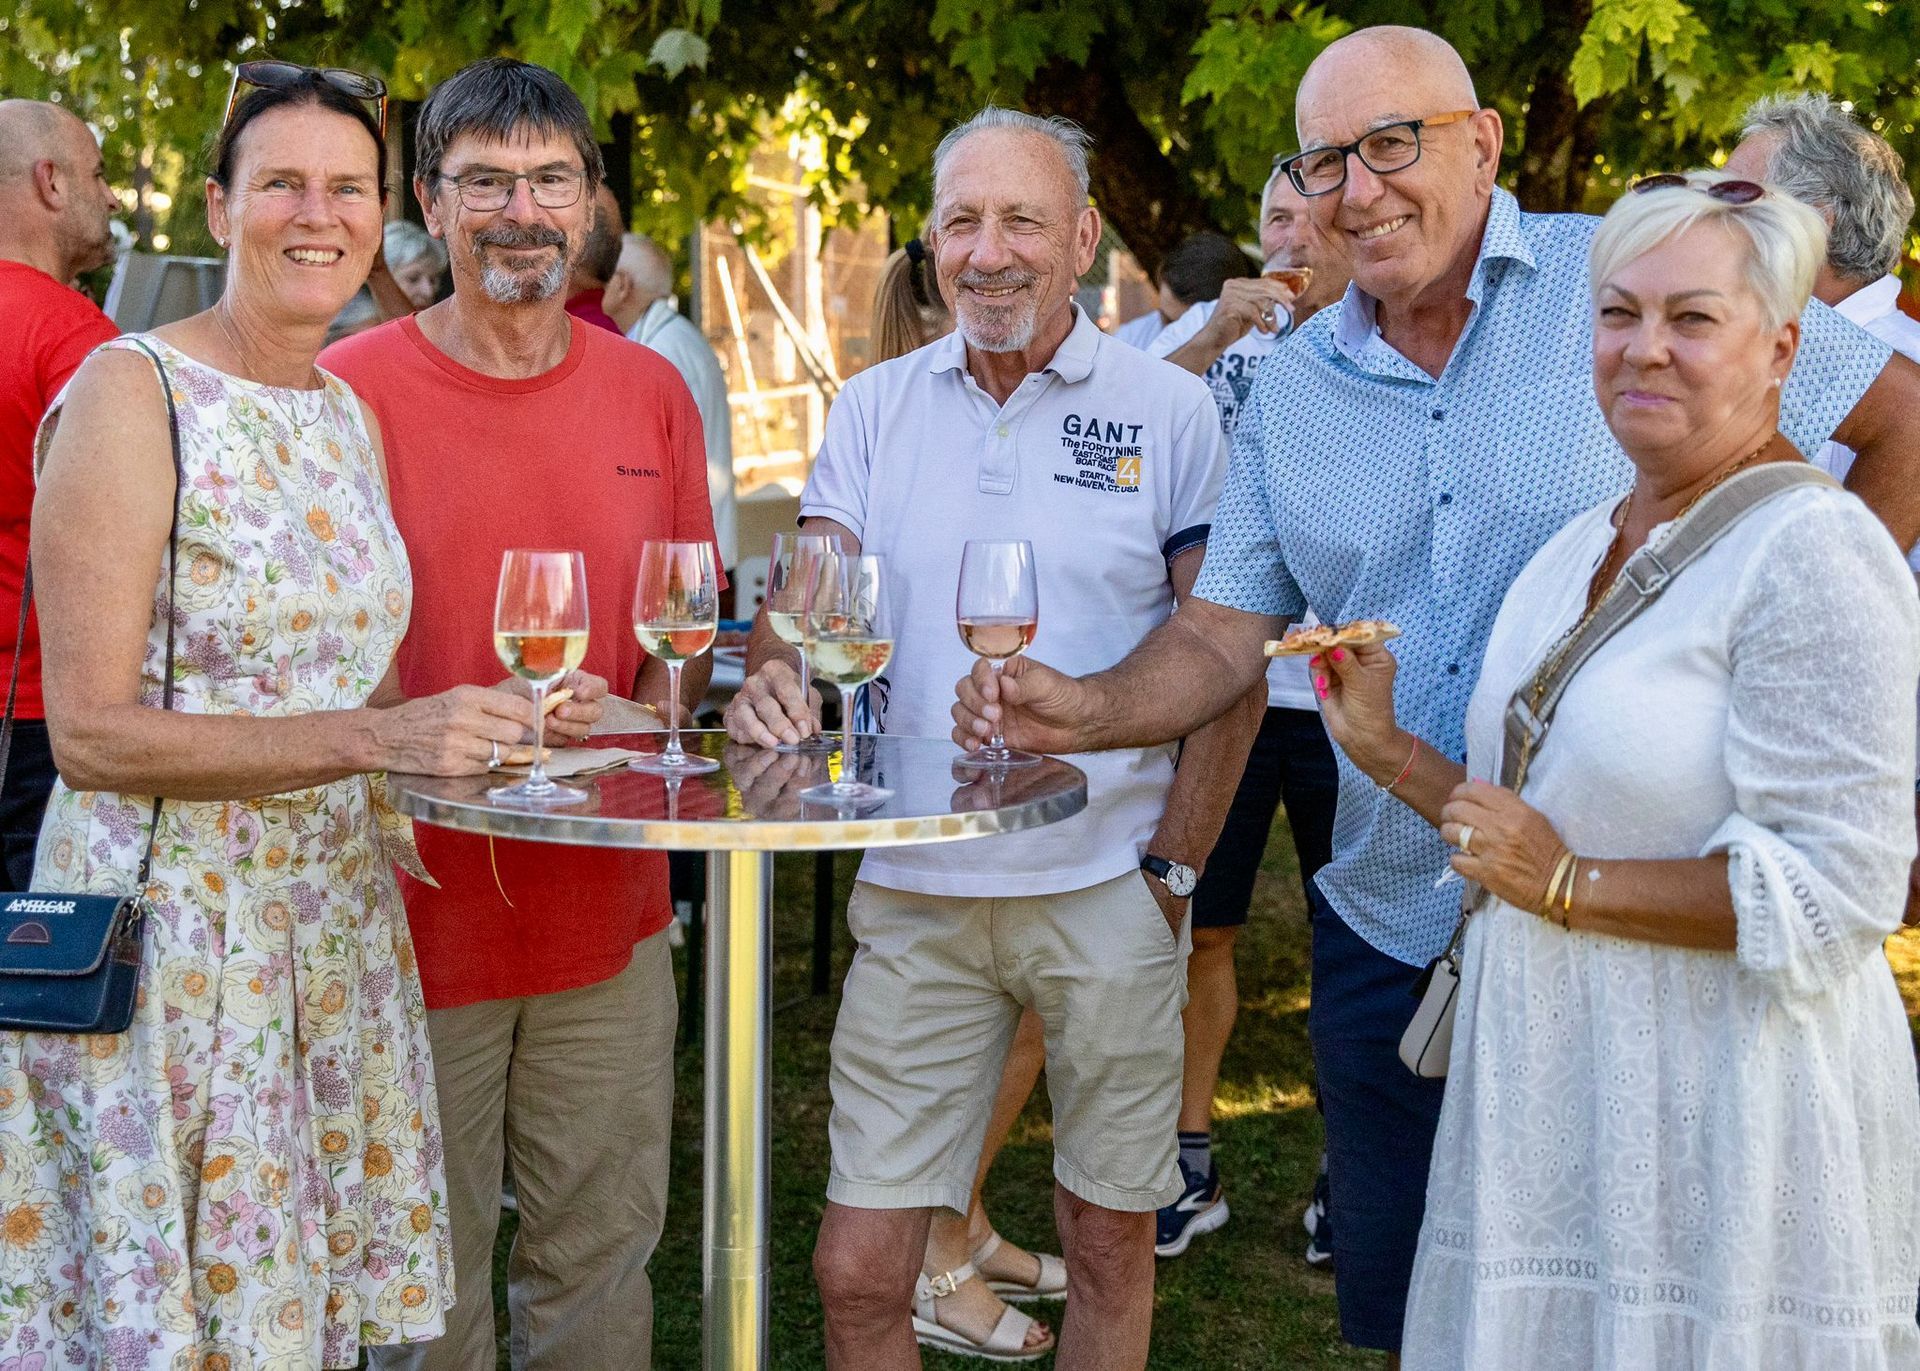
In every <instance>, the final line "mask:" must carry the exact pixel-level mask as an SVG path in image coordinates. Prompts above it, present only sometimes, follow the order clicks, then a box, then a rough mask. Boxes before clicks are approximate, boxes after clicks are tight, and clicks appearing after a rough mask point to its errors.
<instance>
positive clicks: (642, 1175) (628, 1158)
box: [371, 934, 679, 1371]
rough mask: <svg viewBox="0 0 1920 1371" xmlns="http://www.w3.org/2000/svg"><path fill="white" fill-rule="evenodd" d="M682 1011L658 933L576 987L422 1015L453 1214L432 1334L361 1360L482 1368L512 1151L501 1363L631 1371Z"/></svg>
mask: <svg viewBox="0 0 1920 1371" xmlns="http://www.w3.org/2000/svg"><path fill="white" fill-rule="evenodd" d="M678 1014H679V1005H678V1001H677V999H676V996H675V989H674V983H673V963H672V959H671V955H670V953H669V951H668V949H667V940H666V938H664V937H662V936H660V935H658V934H656V935H655V936H653V937H651V938H648V939H647V940H646V941H644V942H642V943H640V944H639V945H638V946H637V947H635V948H634V951H633V961H632V963H631V964H629V965H628V967H627V969H626V970H624V971H622V972H621V973H620V974H619V975H617V976H615V977H613V978H612V979H611V980H607V981H602V982H600V983H599V984H598V985H590V986H584V987H582V988H581V989H579V990H567V991H562V992H560V993H559V994H554V995H539V996H533V997H529V998H527V999H519V1000H488V1001H484V1002H482V1003H480V1004H471V1005H462V1006H460V1007H459V1008H458V1009H436V1010H432V1011H430V1012H429V1013H428V1015H427V1033H428V1036H429V1037H430V1038H431V1040H432V1043H433V1066H434V1075H435V1078H436V1081H437V1084H438V1088H439V1095H440V1121H441V1127H442V1129H443V1130H444V1132H445V1136H446V1146H447V1208H448V1211H449V1217H450V1219H451V1221H452V1224H453V1254H454V1296H455V1299H454V1306H453V1308H452V1309H450V1310H449V1311H448V1312H447V1331H446V1334H445V1336H444V1337H441V1338H438V1339H436V1340H435V1341H433V1342H429V1343H418V1344H413V1345H411V1346H405V1347H383V1348H374V1349H371V1364H372V1366H373V1367H374V1368H375V1371H494V1366H495V1364H496V1362H495V1344H494V1309H493V1244H494V1238H495V1235H496V1233H497V1231H498V1229H499V1225H500V1176H501V1169H502V1163H503V1161H511V1163H512V1169H513V1180H514V1191H515V1193H516V1194H517V1195H518V1197H519V1202H520V1231H519V1233H518V1235H517V1236H516V1237H515V1239H514V1243H513V1251H512V1254H511V1256H510V1257H509V1258H508V1262H507V1307H508V1312H509V1314H510V1317H511V1325H512V1337H511V1348H512V1356H513V1366H514V1368H515V1371H645V1368H646V1367H648V1366H649V1365H650V1364H651V1362H652V1357H653V1286H652V1283H651V1282H650V1281H649V1280H648V1278H647V1261H648V1259H649V1258H650V1257H652V1255H653V1249H654V1245H655V1244H656V1243H657V1242H659V1240H660V1229H661V1224H662V1222H663V1220H664V1218H665V1215H666V1207H667V1160H668V1139H669V1130H670V1128H671V1125H672V1119H673V1046H674V1029H675V1025H676V1022H677V1019H678Z"/></svg>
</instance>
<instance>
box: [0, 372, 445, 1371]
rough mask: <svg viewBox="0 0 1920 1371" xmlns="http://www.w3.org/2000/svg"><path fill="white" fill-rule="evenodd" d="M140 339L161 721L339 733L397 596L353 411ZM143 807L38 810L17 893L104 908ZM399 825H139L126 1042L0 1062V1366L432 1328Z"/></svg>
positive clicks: (390, 651)
mask: <svg viewBox="0 0 1920 1371" xmlns="http://www.w3.org/2000/svg"><path fill="white" fill-rule="evenodd" d="M143 341H146V342H147V343H148V344H149V345H151V346H152V347H153V348H154V349H155V350H156V351H157V352H158V353H159V354H160V356H161V358H162V359H163V360H164V362H165V363H166V368H167V371H168V373H169V374H170V377H171V382H172V390H173V399H174V404H175V406H176V407H177V409H178V412H179V422H180V444H181V455H182V459H183V462H184V464H185V468H186V479H185V483H184V488H183V489H182V490H181V492H180V532H179V538H180V542H179V575H178V580H177V586H176V592H175V611H174V613H175V624H176V631H175V642H176V647H175V667H174V703H173V708H174V709H176V710H181V711H187V712H193V713H202V714H244V715H253V716H260V717H270V716H285V715H293V714H303V713H306V712H308V711H311V710H322V709H352V708H356V707H358V706H361V705H364V704H365V703H366V701H367V698H368V696H369V695H370V694H371V693H372V692H373V689H374V687H375V686H376V685H377V684H378V683H379V681H380V680H381V678H382V677H383V676H384V675H385V673H386V671H387V667H388V664H389V663H390V662H391V661H392V659H393V655H394V651H395V649H396V647H397V646H398V644H399V642H400V638H401V635H402V634H403V633H404V632H405V631H406V626H407V615H408V610H409V604H410V581H409V574H408V567H407V558H406V551H405V548H404V547H403V545H402V544H401V541H400V535H399V533H398V532H397V531H396V530H395V528H394V525H393V519H392V516H391V513H390V511H389V509H388V504H387V500H386V497H385V493H384V489H383V487H382V484H381V481H380V475H379V471H378V467H377V463H376V458H375V455H374V451H373V446H372V443H371V442H370V440H369V438H368V435H367V431H366V428H365V426H364V423H363V420H362V418H361V413H360V408H359V404H358V402H357V401H356V400H355V399H354V396H353V392H352V391H351V390H350V389H348V387H347V386H346V384H345V383H344V382H342V381H340V380H339V379H338V378H336V377H333V376H325V375H324V374H323V379H324V381H325V388H324V390H322V391H303V390H285V389H279V388H274V387H268V386H262V385H257V384H254V383H252V382H249V381H245V380H241V379H239V378H237V377H233V376H229V375H226V374H224V373H222V372H218V371H215V370H213V369H211V368H209V367H207V366H204V365H202V364H200V363H198V362H195V361H193V360H192V359H191V358H189V357H187V356H186V355H185V354H183V353H181V352H180V351H178V350H177V349H175V348H171V347H169V346H168V345H167V344H165V343H163V342H161V341H159V340H158V339H155V338H152V337H150V336H149V337H147V338H145V339H144V340H143ZM129 345H130V344H129V341H128V340H127V339H118V340H116V341H114V342H112V343H108V344H106V345H105V346H106V347H109V348H113V347H127V346H129ZM43 438H44V434H43ZM42 455H43V456H44V441H43V454H42ZM101 555H103V556H111V555H113V549H111V548H102V549H101ZM166 581H167V578H166V571H165V568H164V565H163V567H162V570H161V574H160V579H159V581H158V583H157V585H156V589H155V600H154V622H153V628H152V629H151V631H150V633H149V635H148V640H147V649H146V660H145V666H144V668H143V673H142V694H143V698H144V700H145V702H146V703H147V704H149V705H153V706H156V707H157V706H158V705H159V704H160V703H161V695H160V676H161V672H162V670H163V664H164V661H165V651H166V633H165V623H164V615H165V612H166V592H167V584H166ZM54 631H56V632H57V631H58V630H57V628H56V629H55V630H54ZM149 805H150V801H149V799H148V797H145V796H138V795H127V796H122V795H110V794H99V793H84V792H74V791H71V790H68V789H67V788H66V787H65V786H64V785H60V786H56V787H55V789H54V792H53V797H52V800H51V801H50V803H49V804H48V806H47V817H46V821H45V824H44V826H43V827H42V829H41V832H40V844H39V849H38V854H37V864H36V867H35V872H34V888H35V889H46V890H76V891H91V892H115V893H118V892H123V891H126V890H127V889H129V888H130V887H131V885H132V883H133V880H134V873H135V872H136V871H137V869H138V867H139V862H140V856H141V852H142V850H143V849H144V847H145V844H146V840H147V825H148V817H149ZM395 823H396V821H395V820H394V819H393V817H392V812H391V810H390V809H388V808H387V807H386V805H385V799H384V791H383V789H382V787H381V785H380V783H379V782H378V780H377V779H374V778H369V777H365V776H354V777H349V778H347V779H345V780H341V781H336V782H334V783H332V784H330V785H324V786H318V787H315V788H313V789H311V790H302V791H296V792H292V793H288V794H282V795H275V796H271V797H269V798H266V799H259V800H244V801H231V802H214V803H194V802H182V801H169V802H168V803H167V804H166V805H165V806H164V808H163V809H162V812H161V817H160V827H159V836H158V841H157V842H156V844H155V852H154V863H153V879H152V884H151V885H150V886H149V887H148V890H149V894H150V896H151V898H152V901H153V905H154V909H155V911H156V913H157V915H158V917H157V918H156V919H152V920H149V922H148V926H147V935H146V946H145V955H144V961H143V964H142V969H141V983H140V995H139V1001H138V1004H137V1007H136V1009H135V1011H134V1018H133V1024H132V1027H131V1028H130V1029H129V1030H128V1031H127V1032H125V1033H121V1034H113V1035H103V1036H67V1035H54V1034H20V1033H5V1034H0V1367H5V1368H7V1371H61V1369H62V1368H69V1367H88V1368H100V1371H136V1368H138V1369H139V1371H295V1369H296V1368H312V1367H322V1366H325V1367H350V1366H353V1365H355V1364H356V1362H357V1360H358V1358H359V1355H360V1349H361V1346H362V1345H363V1344H374V1343H391V1342H414V1341H420V1340H423V1339H426V1338H430V1337H433V1336H435V1335H437V1334H438V1333H439V1332H440V1330H441V1328H442V1325H443V1316H444V1312H445V1309H446V1307H447V1306H448V1305H449V1304H450V1303H451V1302H452V1296H453V1289H452V1279H453V1260H452V1251H451V1248H450V1246H449V1243H448V1234H447V1214H446V1208H445V1204H444V1193H445V1183H444V1181H443V1179H442V1171H443V1165H442V1156H443V1154H442V1150H441V1137H440V1123H439V1118H438V1113H437V1109H436V1106H435V1103H434V1095H433V1083H432V1081H433V1072H432V1062H431V1058H430V1056H429V1051H428V1046H427V1033H426V1014H425V1007H424V1004H423V1002H422V1000H421V994H420V981H419V976H418V974H417V971H416V967H415V963H414V955H413V946H412V943H411V941H410V940H409V938H408V935H407V925H406V918H405V914H404V912H403V910H402V908H401V904H400V894H399V889H398V887H397V884H396V882H395V879H394V875H393V869H392V865H391V862H392V861H393V860H396V859H398V860H405V859H406V858H407V857H410V856H411V854H410V853H408V852H403V851H402V850H401V845H400V844H398V843H397V842H395V841H393V838H394V837H395V836H397V834H395V831H394V825H395Z"/></svg>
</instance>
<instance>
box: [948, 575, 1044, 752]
mask: <svg viewBox="0 0 1920 1371" xmlns="http://www.w3.org/2000/svg"><path fill="white" fill-rule="evenodd" d="M954 618H955V619H956V620H957V621H958V623H959V625H960V641H961V642H963V643H965V644H966V645H967V650H968V651H969V652H972V653H974V654H975V655H977V656H981V657H985V658H986V659H987V660H988V661H989V662H991V663H992V664H993V671H994V674H995V675H996V676H997V675H999V674H1000V667H1001V664H1002V663H1003V662H1005V661H1006V660H1007V659H1008V658H1010V657H1018V656H1019V655H1020V654H1021V653H1023V652H1025V651H1026V650H1027V649H1028V648H1029V647H1031V646H1032V645H1033V635H1034V634H1035V633H1037V632H1039V631H1040V582H1039V578H1038V575H1037V574H1036V573H1035V571H1034V567H1033V544H1032V543H1029V542H1027V541H1026V540H1024V539H1020V540H1017V541H1016V540H993V539H971V540H969V541H968V543H967V545H966V547H965V548H964V549H963V550H962V551H961V553H960V590H959V593H958V595H957V596H956V597H955V602H954ZM1039 760H1040V759H1039V758H1038V757H1036V756H1035V755H1034V754H1033V753H1031V752H1021V751H1018V750H1017V749H1015V748H1011V747H1008V746H1007V740H1006V739H1005V738H1003V737H1001V736H1000V731H999V730H998V729H995V730H994V733H993V737H992V738H991V739H989V740H988V742H987V745H986V746H985V747H983V748H981V749H980V750H979V751H978V752H970V753H968V754H967V755H966V756H964V757H962V758H961V759H960V765H961V766H971V767H992V768H995V769H1002V770H1003V769H1005V768H1007V767H1014V766H1033V765H1034V764H1035V763H1037V762H1038V761H1039Z"/></svg>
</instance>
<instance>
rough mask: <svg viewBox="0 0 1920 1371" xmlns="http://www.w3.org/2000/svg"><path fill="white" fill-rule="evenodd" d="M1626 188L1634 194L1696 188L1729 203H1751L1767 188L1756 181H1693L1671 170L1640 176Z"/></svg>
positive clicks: (1763, 193) (1702, 192) (1764, 192)
mask: <svg viewBox="0 0 1920 1371" xmlns="http://www.w3.org/2000/svg"><path fill="white" fill-rule="evenodd" d="M1627 189H1628V190H1629V191H1631V192H1632V193H1634V194H1636V195H1637V194H1639V193H1640V192H1641V191H1648V190H1697V191H1699V192H1700V193H1701V194H1702V195H1705V196H1709V197H1711V198H1712V199H1715V200H1720V201H1724V202H1725V203H1726V204H1729V205H1751V204H1752V203H1753V202H1754V201H1755V200H1758V199H1759V198H1760V197H1761V196H1763V195H1765V194H1766V193H1767V188H1766V187H1765V186H1763V185H1761V184H1760V183H1759V182H1758V181H1740V180H1733V181H1695V180H1693V179H1691V178H1690V177H1686V176H1682V175H1680V174H1679V173H1678V172H1673V171H1663V172H1659V173H1657V174H1656V175H1653V176H1642V177H1641V178H1640V179H1639V180H1638V181H1635V182H1634V183H1633V184H1632V185H1630V186H1628V187H1627Z"/></svg>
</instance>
